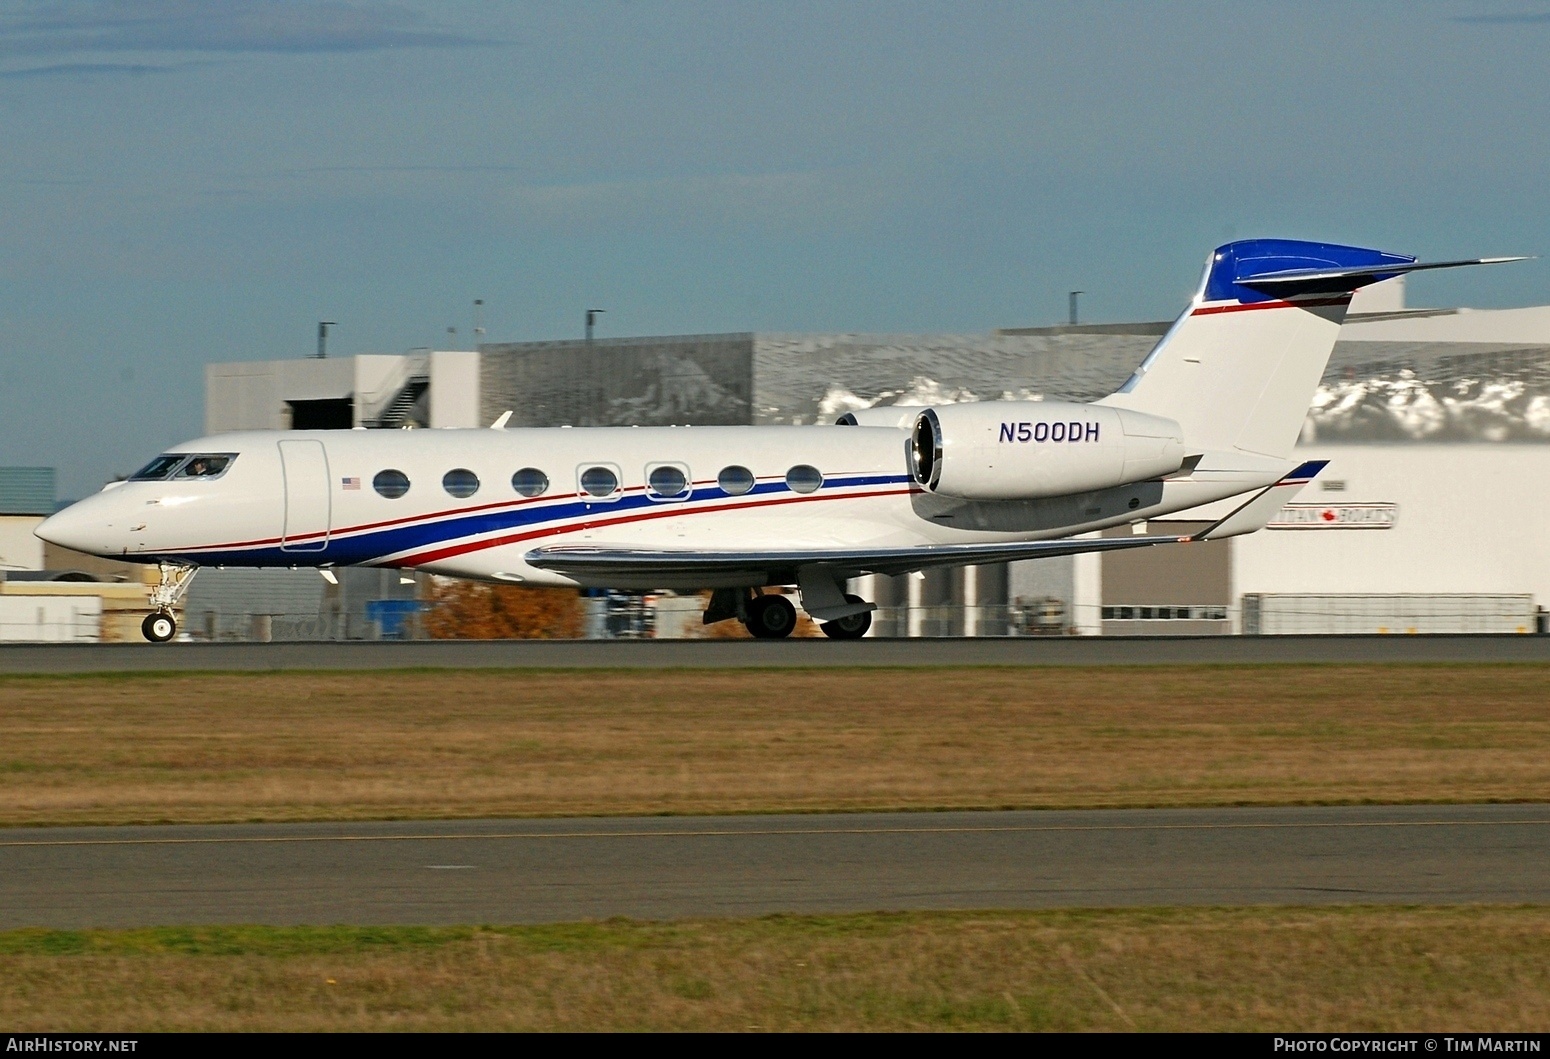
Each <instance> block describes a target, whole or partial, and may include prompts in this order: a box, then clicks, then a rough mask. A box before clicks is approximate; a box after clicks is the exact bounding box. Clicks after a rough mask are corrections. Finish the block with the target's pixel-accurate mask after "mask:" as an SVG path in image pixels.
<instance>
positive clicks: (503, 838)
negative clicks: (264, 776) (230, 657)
mask: <svg viewBox="0 0 1550 1059" xmlns="http://www.w3.org/2000/svg"><path fill="white" fill-rule="evenodd" d="M1477 902H1487V903H1520V902H1540V903H1542V902H1550V805H1475V806H1439V805H1418V806H1349V807H1291V808H1262V809H1254V808H1215V809H1184V810H1087V811H1031V812H982V813H971V812H953V813H903V814H876V813H871V814H839V815H834V814H825V815H808V816H802V815H791V816H745V817H634V818H613V819H599V818H587V819H543V820H476V821H440V822H437V821H424V822H393V823H360V824H337V823H334V824H276V825H228V826H221V825H212V826H188V827H115V828H38V829H12V830H4V831H0V928H15V927H59V928H80V927H92V926H101V927H138V926H155V925H175V924H185V925H194V924H220V923H267V924H275V925H285V924H336V923H353V924H388V923H399V924H451V923H537V922H554V921H568V920H581V919H597V918H605V917H609V916H630V917H635V918H644V919H671V918H683V917H699V916H745V915H759V914H766V913H774V912H793V913H803V912H806V913H818V912H851V911H863V910H887V909H976V908H1055V907H1115V906H1160V905H1254V904H1277V905H1287V904H1291V905H1322V904H1347V903H1359V904H1361V903H1380V904H1396V903H1397V904H1427V905H1437V904H1459V903H1477Z"/></svg>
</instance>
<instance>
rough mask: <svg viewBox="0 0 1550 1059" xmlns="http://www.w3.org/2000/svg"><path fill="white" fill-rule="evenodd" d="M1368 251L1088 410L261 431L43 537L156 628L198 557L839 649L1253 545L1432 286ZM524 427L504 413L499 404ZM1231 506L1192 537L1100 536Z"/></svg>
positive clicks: (1295, 253)
mask: <svg viewBox="0 0 1550 1059" xmlns="http://www.w3.org/2000/svg"><path fill="white" fill-rule="evenodd" d="M1509 260H1521V259H1520V258H1479V259H1473V260H1468V261H1442V262H1430V263H1421V262H1417V261H1416V259H1415V258H1413V257H1405V256H1401V255H1397V254H1388V253H1383V252H1381V251H1377V250H1366V249H1362V248H1359V247H1350V246H1338V245H1329V244H1323V243H1308V242H1296V241H1290V240H1275V239H1256V240H1248V241H1243V242H1235V243H1229V244H1227V245H1226V246H1222V247H1220V248H1218V249H1217V250H1216V251H1214V252H1213V253H1212V254H1211V256H1210V258H1209V260H1208V261H1207V263H1206V269H1205V275H1204V277H1203V278H1202V280H1201V283H1200V288H1199V290H1198V292H1197V293H1196V294H1195V297H1194V298H1193V299H1192V300H1191V302H1190V304H1189V306H1188V307H1187V308H1186V309H1185V310H1184V313H1183V314H1182V315H1181V316H1180V317H1179V318H1178V320H1177V321H1176V322H1175V323H1174V325H1173V327H1172V328H1171V329H1170V330H1169V331H1168V333H1167V335H1166V336H1165V337H1164V338H1163V339H1162V341H1161V342H1159V343H1158V345H1157V347H1156V348H1155V349H1154V350H1153V351H1152V352H1151V354H1150V355H1149V356H1148V357H1147V358H1146V360H1145V361H1144V362H1143V363H1142V364H1141V365H1140V367H1138V368H1137V369H1136V371H1135V373H1134V374H1133V375H1132V376H1131V377H1130V379H1129V381H1128V382H1126V383H1125V385H1124V386H1123V387H1121V388H1120V390H1119V391H1118V392H1117V393H1114V394H1112V395H1110V396H1108V397H1105V398H1103V399H1102V400H1100V401H1097V402H1095V403H1093V404H1074V403H1064V402H1056V401H984V402H979V403H973V404H955V405H945V406H939V407H932V408H924V409H918V408H910V409H904V408H898V407H888V408H872V409H867V410H865V411H860V412H852V413H849V414H847V415H845V416H842V417H841V419H840V421H839V422H840V424H841V425H840V427H839V428H835V427H832V426H816V427H798V426H770V427H753V426H749V427H693V428H685V427H677V428H672V427H654V428H643V429H623V428H617V427H613V428H585V429H568V428H547V429H536V430H528V429H524V430H507V429H502V428H504V426H505V419H506V418H507V417H506V416H502V417H501V420H500V421H498V422H497V423H496V424H495V426H496V429H493V430H489V429H478V430H416V431H404V430H392V431H387V430H384V431H289V432H285V433H278V434H277V433H274V432H249V433H237V434H222V435H218V436H214V437H207V438H200V439H199V440H197V441H191V442H188V443H187V444H184V445H179V446H177V447H176V448H174V449H172V450H170V451H168V452H166V453H163V454H162V455H160V456H157V457H156V458H155V459H154V460H152V461H151V462H150V463H148V464H147V465H146V466H145V467H144V468H143V469H142V470H140V471H139V472H138V473H137V474H135V475H133V476H132V477H130V479H129V480H128V481H125V482H114V483H112V484H110V485H108V486H107V487H106V488H105V489H103V491H102V492H100V493H98V494H96V495H95V496H91V497H88V498H87V499H85V500H82V501H81V502H79V503H77V504H73V505H71V506H70V507H68V508H66V509H65V510H63V511H61V512H59V513H58V514H56V515H54V516H53V517H51V518H49V519H48V520H46V521H45V522H44V523H43V524H42V525H41V526H39V527H38V530H37V534H38V536H40V537H42V538H43V539H44V540H47V541H51V542H53V543H55V544H59V545H61V546H63V547H67V548H74V549H76V550H78V551H82V552H88V553H90V554H92V555H98V556H103V557H109V558H114V559H125V560H130V561H133V562H142V563H155V564H157V565H158V566H159V567H160V570H161V582H160V584H159V585H157V586H156V587H155V588H154V590H153V592H152V597H151V602H152V606H153V608H154V612H153V613H152V614H151V615H150V616H149V617H147V618H146V621H145V626H144V631H145V635H146V637H147V639H150V640H152V641H156V642H161V641H165V640H169V639H171V638H172V636H173V635H174V634H175V632H176V631H177V626H176V622H175V620H174V618H173V616H172V615H173V609H174V607H175V606H176V605H177V603H178V602H179V600H180V599H181V598H182V596H183V593H184V592H185V591H186V590H187V588H188V584H189V581H190V579H191V578H192V577H193V576H194V574H195V573H196V572H197V570H198V569H199V567H200V566H222V567H226V566H281V567H301V566H310V567H317V568H320V569H322V570H323V571H324V572H325V576H329V574H328V571H330V570H331V568H334V567H342V566H377V567H396V568H399V569H414V570H425V571H429V572H431V573H434V574H443V575H448V576H451V577H462V578H473V579H477V580H481V581H490V582H502V583H509V584H523V585H565V586H571V587H577V586H580V587H588V588H605V587H606V588H626V589H658V588H667V589H679V590H698V589H712V590H714V591H713V593H712V595H711V599H710V604H709V606H708V607H707V608H706V612H705V617H704V620H705V622H706V623H707V624H709V623H711V622H716V621H723V620H734V619H735V620H738V621H741V622H743V623H744V624H746V625H747V627H748V629H749V631H750V632H752V633H753V634H754V635H755V636H758V637H763V638H779V637H783V636H786V635H788V634H789V633H790V632H791V630H792V628H793V627H794V626H795V624H796V610H795V608H794V607H793V606H792V604H791V602H790V601H789V600H788V598H787V597H786V595H784V594H780V593H769V594H766V593H765V592H764V591H763V590H764V589H766V588H768V587H771V586H792V585H794V586H796V588H797V590H798V592H799V593H800V600H801V605H802V608H803V609H804V610H806V611H807V613H808V614H810V615H811V616H812V617H813V618H814V619H816V620H817V621H818V622H819V623H820V627H821V628H822V629H823V631H824V632H825V633H827V634H828V635H829V636H831V637H835V638H838V639H853V638H856V637H859V636H862V635H863V634H865V632H866V631H867V629H868V627H869V626H870V624H871V613H870V612H871V611H872V610H873V609H874V605H873V604H872V603H869V602H866V601H865V600H862V599H860V598H858V597H856V596H854V595H848V594H846V592H845V584H846V581H847V580H848V579H850V578H854V577H858V576H861V575H864V574H870V573H878V574H895V575H896V574H904V573H910V572H914V571H918V570H923V569H926V568H928V567H940V566H957V565H961V564H970V563H995V562H1007V561H1010V560H1017V559H1036V558H1040V557H1044V556H1055V555H1070V554H1073V553H1076V552H1089V551H1106V550H1111V549H1124V548H1139V547H1151V546H1156V545H1182V544H1187V543H1189V542H1191V541H1202V540H1215V539H1217V538H1221V537H1229V536H1233V535H1235V534H1241V533H1250V532H1253V531H1255V530H1258V529H1260V528H1262V527H1263V526H1264V525H1265V523H1266V522H1267V521H1269V519H1270V517H1271V516H1272V515H1273V514H1274V513H1275V512H1276V511H1278V510H1279V509H1280V508H1281V506H1282V505H1283V504H1285V503H1286V502H1287V501H1289V500H1290V499H1291V498H1292V497H1293V496H1295V495H1296V493H1297V491H1298V490H1299V489H1301V488H1302V487H1303V486H1304V485H1306V484H1307V483H1308V482H1309V481H1311V480H1312V479H1313V477H1314V476H1315V475H1317V474H1318V473H1319V471H1320V470H1322V469H1323V466H1324V464H1323V463H1322V462H1310V463H1301V462H1299V461H1297V460H1294V459H1292V448H1293V445H1294V443H1295V442H1296V440H1297V435H1298V433H1299V431H1300V429H1301V427H1302V423H1303V418H1304V416H1305V415H1306V413H1307V410H1308V405H1309V403H1310V402H1311V400H1312V398H1313V393H1314V389H1315V387H1316V386H1317V385H1318V382H1319V378H1320V376H1321V375H1322V374H1323V372H1324V367H1325V364H1326V362H1327V361H1328V359H1329V353H1330V350H1331V349H1332V348H1333V346H1334V343H1335V338H1336V335H1337V334H1338V333H1339V330H1340V325H1341V321H1342V320H1343V319H1344V318H1345V313H1346V309H1347V307H1348V306H1349V305H1350V302H1351V296H1352V294H1353V293H1354V292H1355V291H1356V290H1357V289H1358V288H1360V287H1363V286H1365V285H1367V284H1370V283H1375V282H1378V281H1380V280H1384V279H1389V278H1391V277H1393V276H1398V275H1402V274H1404V273H1408V272H1415V271H1419V270H1422V269H1434V268H1449V267H1453V266H1458V265H1475V264H1489V263H1493V262H1498V261H1509ZM508 415H509V413H508ZM1231 497H1239V498H1241V500H1242V503H1241V504H1239V505H1237V506H1236V507H1235V508H1234V509H1233V510H1232V512H1231V514H1229V515H1227V516H1226V517H1224V518H1222V519H1221V520H1220V521H1218V522H1216V523H1215V524H1214V525H1212V526H1210V527H1208V528H1207V529H1205V530H1204V531H1202V532H1200V533H1196V534H1194V535H1193V536H1190V537H1179V536H1157V535H1150V536H1149V535H1144V534H1131V535H1126V536H1120V537H1113V538H1100V537H1096V536H1086V537H1085V539H1082V538H1083V537H1084V535H1091V534H1093V531H1096V530H1102V529H1104V528H1106V527H1110V526H1117V525H1123V524H1126V523H1140V522H1144V521H1145V520H1148V519H1153V518H1156V517H1158V516H1160V515H1167V514H1170V513H1173V512H1179V511H1183V510H1186V509H1188V508H1193V507H1197V506H1199V505H1201V504H1206V503H1211V502H1214V501H1218V500H1223V499H1227V498H1231Z"/></svg>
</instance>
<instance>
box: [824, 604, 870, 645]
mask: <svg viewBox="0 0 1550 1059" xmlns="http://www.w3.org/2000/svg"><path fill="white" fill-rule="evenodd" d="M845 602H846V603H865V602H866V600H864V599H862V598H861V597H860V596H852V595H850V594H849V593H846V594H845ZM871 627H872V612H871V611H869V610H864V611H862V612H861V613H860V614H852V615H851V616H850V617H848V618H839V619H837V620H835V621H826V622H822V623H821V624H819V626H818V628H820V629H822V630H823V634H824V635H825V636H827V637H829V638H830V639H831V640H859V639H861V638H862V637H863V636H865V635H866V631H867V630H868V629H870V628H871Z"/></svg>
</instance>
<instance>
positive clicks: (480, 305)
mask: <svg viewBox="0 0 1550 1059" xmlns="http://www.w3.org/2000/svg"><path fill="white" fill-rule="evenodd" d="M483 309H484V299H483V298H475V299H474V349H475V350H477V349H478V348H479V341H480V339H482V338H483V337H484V327H483V326H482V325H481V323H480V320H479V318H480V317H481V316H483V315H484V313H483V311H482V310H483Z"/></svg>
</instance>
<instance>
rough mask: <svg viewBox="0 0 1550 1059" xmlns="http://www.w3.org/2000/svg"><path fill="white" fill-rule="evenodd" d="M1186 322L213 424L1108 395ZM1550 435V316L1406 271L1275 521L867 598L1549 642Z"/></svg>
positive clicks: (492, 358)
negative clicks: (1313, 475) (1407, 297)
mask: <svg viewBox="0 0 1550 1059" xmlns="http://www.w3.org/2000/svg"><path fill="white" fill-rule="evenodd" d="M1167 326H1168V325H1167V322H1143V323H1135V324H1100V325H1084V326H1071V327H1045V328H1014V329H1005V330H1000V331H996V332H992V333H990V334H977V335H872V334H842V333H830V334H785V333H735V334H715V335H682V336H650V337H634V338H619V339H602V338H599V339H596V340H594V341H585V340H572V341H548V342H516V343H490V344H486V345H482V346H480V347H479V349H478V351H477V352H451V351H448V352H430V351H418V352H414V353H410V354H405V355H402V356H397V357H393V356H374V357H352V358H341V359H338V360H331V361H330V360H316V359H309V360H295V361H274V362H260V363H238V364H215V365H211V366H210V367H209V368H208V369H207V395H208V400H207V413H206V419H207V423H206V426H207V429H209V430H210V431H212V432H214V431H219V430H232V429H250V428H255V427H268V428H285V427H300V426H303V425H316V426H339V427H348V426H368V427H375V426H381V427H387V426H426V427H442V426H446V427H452V426H479V425H486V424H488V423H490V422H492V421H493V420H494V419H495V418H496V417H497V416H499V415H500V414H502V413H504V412H506V411H511V412H512V413H513V415H512V418H511V421H510V422H511V425H513V426H559V425H565V424H570V425H575V426H592V425H629V424H639V425H667V424H696V425H699V424H705V425H710V424H744V423H748V424H775V423H822V422H832V421H833V419H834V418H835V417H836V416H838V415H840V414H842V413H843V412H846V411H849V410H852V409H856V408H862V407H870V406H873V405H880V404H901V405H922V404H928V403H938V402H944V401H971V400H987V399H1036V398H1050V399H1066V400H1076V401H1087V400H1093V399H1095V398H1098V397H1101V396H1103V395H1105V394H1107V393H1110V392H1112V391H1113V390H1114V389H1115V388H1117V387H1118V386H1119V385H1120V384H1121V383H1122V382H1123V381H1124V379H1125V378H1126V377H1127V376H1128V375H1129V374H1130V372H1131V370H1132V369H1133V368H1134V367H1135V365H1136V364H1138V363H1139V362H1140V361H1141V360H1142V359H1143V358H1144V357H1145V355H1146V354H1147V352H1148V351H1149V350H1150V349H1151V348H1152V346H1153V345H1154V344H1155V343H1156V342H1157V340H1158V338H1159V337H1160V336H1161V335H1162V334H1163V333H1164V331H1165V330H1166V329H1167ZM1547 442H1550V306H1539V307H1531V308H1524V309H1507V310H1470V309H1411V308H1406V307H1405V306H1404V302H1403V284H1402V281H1391V282H1390V283H1388V284H1381V285H1379V286H1378V287H1375V288H1372V289H1370V290H1369V291H1367V292H1364V295H1363V298H1362V299H1361V300H1359V301H1358V303H1357V304H1356V306H1354V311H1353V313H1352V315H1351V317H1350V318H1349V319H1348V321H1347V323H1346V326H1345V328H1344V329H1343V331H1342V333H1341V339H1340V341H1339V343H1338V344H1337V346H1336V348H1335V350H1334V353H1333V355H1332V357H1331V360H1330V364H1329V368H1328V370H1327V371H1326V373H1325V376H1324V379H1323V381H1322V383H1321V386H1320V388H1319V391H1318V394H1317V396H1316V397H1315V400H1314V403H1313V406H1312V408H1310V410H1309V416H1308V420H1307V423H1306V426H1305V428H1304V434H1303V438H1302V441H1301V447H1300V454H1301V455H1306V456H1307V457H1308V458H1310V459H1312V458H1321V459H1330V460H1331V464H1330V467H1329V469H1328V470H1327V471H1326V472H1325V473H1324V475H1323V476H1322V477H1321V479H1320V480H1319V481H1318V482H1316V483H1315V486H1314V487H1312V488H1310V489H1309V490H1307V491H1305V492H1304V493H1303V495H1302V496H1300V497H1299V498H1298V501H1297V503H1296V504H1295V505H1293V507H1292V508H1290V509H1288V510H1287V511H1285V512H1283V513H1282V517H1280V518H1278V520H1277V521H1276V523H1274V524H1273V527H1272V528H1271V529H1267V530H1266V531H1265V532H1263V533H1260V534H1256V535H1253V536H1250V537H1245V538H1239V539H1234V540H1231V541H1225V542H1219V543H1213V544H1210V545H1199V546H1190V547H1188V548H1186V549H1179V550H1177V551H1173V550H1171V549H1167V548H1159V549H1155V550H1149V551H1147V552H1145V553H1135V552H1127V553H1116V554H1112V555H1105V556H1101V557H1100V556H1096V555H1092V556H1076V557H1070V558H1065V559H1049V560H1038V561H1033V562H1024V563H1016V564H1011V565H1010V566H984V567H977V568H969V569H967V570H959V571H932V572H928V573H927V574H926V575H925V576H924V577H920V576H916V577H908V578H896V579H887V578H870V579H866V580H867V581H869V582H870V583H869V584H865V585H862V586H858V587H859V589H860V591H861V592H862V594H863V595H864V596H866V597H867V598H869V599H873V600H875V601H876V602H878V604H879V607H880V610H879V613H878V614H877V615H876V621H875V624H874V629H875V630H876V632H877V634H880V635H1006V634H1039V633H1072V632H1078V633H1089V634H1095V633H1107V634H1125V633H1158V632H1173V633H1186V632H1187V633H1205V632H1213V633H1228V632H1250V633H1274V632H1299V631H1303V632H1319V631H1330V632H1333V631H1371V632H1379V631H1393V632H1404V631H1411V630H1414V631H1472V630H1477V631H1488V630H1489V631H1495V630H1502V631H1517V630H1519V629H1524V630H1526V631H1532V630H1533V628H1534V624H1535V620H1536V618H1535V615H1536V611H1537V608H1538V603H1539V602H1540V601H1544V600H1547V599H1550V556H1547V555H1546V553H1545V545H1544V543H1543V542H1544V540H1545V537H1546V531H1547V529H1550V525H1547V522H1546V515H1547V511H1546V510H1545V506H1544V502H1541V500H1540V499H1539V496H1538V491H1537V490H1535V489H1533V488H1528V487H1526V483H1529V482H1534V481H1536V480H1543V479H1544V477H1545V474H1546V472H1550V445H1547V444H1546V443H1547ZM1216 515H1217V512H1215V511H1213V510H1200V511H1198V512H1193V513H1188V517H1182V516H1181V517H1180V518H1178V519H1173V520H1169V524H1168V525H1167V526H1166V527H1164V526H1162V525H1158V526H1155V527H1153V528H1154V530H1162V531H1163V532H1174V531H1182V530H1185V529H1188V528H1190V526H1191V525H1192V524H1199V525H1203V524H1204V523H1205V522H1206V521H1209V520H1210V519H1211V518H1214V517H1216ZM1108 532H1111V533H1112V532H1128V530H1127V529H1125V528H1121V529H1120V530H1111V531H1108ZM360 576H363V577H369V578H379V579H380V576H381V575H379V574H378V573H376V572H361V575H360ZM218 580H219V579H218V578H214V577H202V579H201V581H196V583H195V584H196V588H195V589H194V590H193V592H191V595H190V603H189V608H190V622H191V623H192V626H191V627H194V628H197V627H198V618H197V616H196V615H195V613H194V612H195V610H196V609H197V607H198V605H199V604H198V597H197V596H196V595H195V594H194V593H197V592H199V591H200V588H199V587H197V586H200V585H201V584H203V585H205V586H207V587H206V588H205V589H204V591H206V592H209V591H212V590H215V589H216V587H217V586H216V582H217V581H218ZM385 587H392V586H385ZM250 590H251V586H250ZM373 591H375V589H373V588H371V586H367V587H366V588H364V589H363V590H362V592H361V593H357V594H359V595H361V599H362V600H366V599H367V597H370V596H371V594H372V592H373ZM309 592H321V588H320V587H319V586H316V585H314V586H313V587H312V588H311V589H309ZM233 602H235V596H234V600H233ZM362 605H364V604H362ZM346 609H348V608H346ZM368 625H369V623H367V622H361V623H358V628H359V629H366V628H367V627H368Z"/></svg>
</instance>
